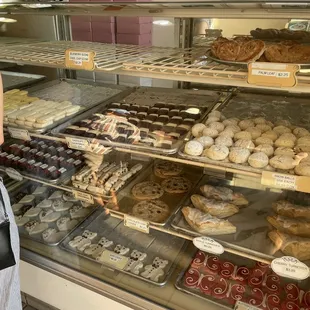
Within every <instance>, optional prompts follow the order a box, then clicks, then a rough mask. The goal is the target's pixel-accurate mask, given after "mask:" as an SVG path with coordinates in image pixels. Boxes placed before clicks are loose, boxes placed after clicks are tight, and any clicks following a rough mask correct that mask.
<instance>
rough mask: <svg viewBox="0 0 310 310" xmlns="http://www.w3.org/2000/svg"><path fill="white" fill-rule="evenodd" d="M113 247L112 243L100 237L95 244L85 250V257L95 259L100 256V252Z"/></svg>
mask: <svg viewBox="0 0 310 310" xmlns="http://www.w3.org/2000/svg"><path fill="white" fill-rule="evenodd" d="M112 245H113V241H111V240H108V239H106V238H105V237H102V238H101V239H100V240H99V242H98V243H97V244H92V245H90V246H89V247H88V248H87V249H85V251H84V253H85V254H86V255H89V256H92V257H93V258H97V257H98V256H100V255H101V254H102V252H103V251H104V250H105V249H107V248H109V247H110V246H112Z"/></svg>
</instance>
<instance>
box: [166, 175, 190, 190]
mask: <svg viewBox="0 0 310 310" xmlns="http://www.w3.org/2000/svg"><path fill="white" fill-rule="evenodd" d="M161 186H162V188H163V189H164V191H165V192H167V193H170V194H182V193H186V192H188V191H189V190H190V189H191V187H192V183H191V181H190V180H188V179H186V178H183V177H173V178H169V179H166V180H164V181H163V182H162V183H161Z"/></svg>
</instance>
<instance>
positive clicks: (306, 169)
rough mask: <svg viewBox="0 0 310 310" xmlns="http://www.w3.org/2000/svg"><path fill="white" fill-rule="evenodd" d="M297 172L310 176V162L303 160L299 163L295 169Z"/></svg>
mask: <svg viewBox="0 0 310 310" xmlns="http://www.w3.org/2000/svg"><path fill="white" fill-rule="evenodd" d="M294 171H295V173H296V174H297V175H302V176H307V177H309V176H310V162H309V161H307V162H302V163H300V164H299V165H297V166H296V167H295V169H294Z"/></svg>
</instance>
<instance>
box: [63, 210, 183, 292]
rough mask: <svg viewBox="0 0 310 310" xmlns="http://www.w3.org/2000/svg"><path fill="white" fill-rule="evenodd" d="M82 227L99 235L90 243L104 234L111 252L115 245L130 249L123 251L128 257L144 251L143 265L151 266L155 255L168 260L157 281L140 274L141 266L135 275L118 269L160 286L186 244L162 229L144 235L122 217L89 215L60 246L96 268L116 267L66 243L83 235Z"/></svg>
mask: <svg viewBox="0 0 310 310" xmlns="http://www.w3.org/2000/svg"><path fill="white" fill-rule="evenodd" d="M85 230H89V231H91V232H96V233H97V234H98V235H97V236H96V238H95V239H93V240H92V244H96V243H97V242H98V241H99V240H100V239H101V238H102V237H105V238H107V239H108V240H110V241H113V245H112V246H110V247H109V248H108V249H109V250H111V251H113V249H114V248H115V246H116V245H118V244H120V245H122V246H125V247H127V248H129V249H130V251H129V252H128V254H126V257H130V253H131V252H132V251H133V250H137V251H140V252H142V253H146V254H147V257H146V259H145V260H144V261H143V266H146V265H152V263H153V260H154V258H155V257H159V258H161V259H165V260H167V261H168V264H167V265H166V267H165V268H164V272H165V274H164V275H163V276H161V277H160V278H159V281H158V282H155V281H152V280H150V279H147V278H144V277H142V276H141V273H142V272H143V270H144V267H143V268H142V269H141V271H140V274H138V275H136V274H134V273H132V272H130V271H125V270H122V269H117V270H118V271H120V272H122V273H126V274H128V275H130V276H133V277H135V278H139V279H141V280H143V281H147V282H149V283H151V284H154V285H159V286H163V285H165V284H166V283H167V281H168V279H169V277H170V275H171V274H172V272H173V270H174V268H175V265H176V264H177V261H178V258H179V256H180V254H181V252H182V251H183V250H184V248H185V246H186V244H187V243H186V241H185V240H184V239H181V238H178V237H172V236H171V238H168V239H167V235H166V234H165V233H162V232H158V231H152V233H151V234H144V233H142V232H139V231H137V230H133V229H130V228H127V227H126V226H124V224H123V221H122V220H119V219H117V218H113V217H111V216H107V215H106V214H105V213H104V212H102V213H101V214H100V215H99V216H98V217H97V218H96V219H95V220H92V219H91V218H89V219H88V220H87V221H85V222H84V223H83V225H81V226H80V227H79V228H78V229H76V230H75V231H74V232H73V233H71V234H70V236H69V237H68V238H66V239H65V240H64V241H63V242H62V244H61V247H62V248H64V249H65V250H67V251H70V252H72V253H74V254H76V255H78V256H80V257H83V258H86V259H89V260H91V261H93V262H95V263H97V264H98V268H100V266H104V267H106V268H110V269H115V267H113V266H111V265H108V264H101V263H100V262H98V261H97V260H96V259H95V258H93V257H91V256H88V255H86V254H85V253H84V252H81V251H77V250H76V249H74V248H72V247H70V245H69V242H70V241H71V240H72V239H74V237H76V236H79V235H82V234H83V232H84V231H85Z"/></svg>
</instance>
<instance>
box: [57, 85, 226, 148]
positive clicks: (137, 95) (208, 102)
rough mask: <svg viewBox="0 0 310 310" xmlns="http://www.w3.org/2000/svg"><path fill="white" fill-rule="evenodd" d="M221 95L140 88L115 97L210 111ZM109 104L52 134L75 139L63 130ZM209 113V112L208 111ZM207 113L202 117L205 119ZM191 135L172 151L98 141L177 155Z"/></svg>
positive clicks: (80, 116) (78, 117)
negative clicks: (194, 106)
mask: <svg viewBox="0 0 310 310" xmlns="http://www.w3.org/2000/svg"><path fill="white" fill-rule="evenodd" d="M220 97H221V94H220V93H219V92H216V91H208V90H201V91H196V90H180V89H173V90H172V89H169V90H167V89H166V88H153V87H152V88H149V87H138V88H135V89H133V90H132V92H131V93H130V94H129V95H128V93H125V92H123V93H121V94H119V95H118V96H116V97H114V98H113V99H114V102H126V103H129V104H130V103H134V104H137V105H143V104H144V105H153V104H155V103H156V102H167V103H178V104H181V103H185V104H187V105H189V106H190V105H191V104H193V105H196V106H201V107H207V108H208V109H207V110H210V109H211V108H212V107H213V106H214V105H215V104H216V103H217V102H218V100H219V99H220ZM106 106H107V104H106V103H105V104H104V105H100V106H97V107H95V108H94V109H91V110H88V111H87V112H85V113H83V114H81V115H79V116H77V117H74V118H72V119H71V120H69V121H67V122H65V123H63V124H61V125H60V126H58V127H57V128H55V129H54V130H53V131H52V133H53V134H54V135H56V134H59V135H60V136H63V137H73V138H74V137H75V136H73V135H69V134H65V133H63V130H64V129H65V128H66V127H68V126H70V125H72V124H73V123H76V122H78V121H80V120H83V119H86V118H88V117H89V116H91V115H92V114H94V113H102V112H104V111H105V109H106ZM206 113H207V111H206ZM206 113H205V114H204V115H203V116H202V118H204V117H205V115H206ZM189 135H190V133H188V134H187V135H186V136H185V137H182V140H179V141H177V142H175V143H174V144H173V145H172V147H171V149H163V148H159V147H150V146H145V145H142V144H128V143H119V142H111V141H106V140H96V141H98V142H99V143H100V144H103V145H107V146H114V147H119V148H124V149H133V150H141V151H146V152H152V153H161V154H175V153H176V152H177V151H178V149H179V148H180V146H181V145H182V143H183V139H186V138H187V137H188V136H189ZM85 139H87V140H88V141H90V142H91V141H92V140H93V139H91V138H85Z"/></svg>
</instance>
